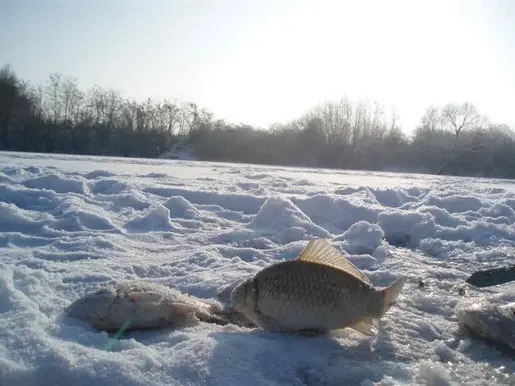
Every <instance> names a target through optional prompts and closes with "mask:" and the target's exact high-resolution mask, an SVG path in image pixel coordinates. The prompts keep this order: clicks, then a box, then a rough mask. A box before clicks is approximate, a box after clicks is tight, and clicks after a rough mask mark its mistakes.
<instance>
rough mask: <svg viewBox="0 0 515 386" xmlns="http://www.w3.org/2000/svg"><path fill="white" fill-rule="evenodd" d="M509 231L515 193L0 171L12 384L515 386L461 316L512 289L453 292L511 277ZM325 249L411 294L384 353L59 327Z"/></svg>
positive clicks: (157, 173)
mask: <svg viewBox="0 0 515 386" xmlns="http://www.w3.org/2000/svg"><path fill="white" fill-rule="evenodd" d="M514 222H515V181H506V180H484V179H476V178H448V177H438V176H427V175H416V174H414V175H409V174H404V175H403V174H395V173H373V172H342V171H339V172H335V171H329V170H309V169H294V168H283V167H265V166H249V165H233V164H215V163H201V162H190V161H169V160H141V159H134V160H129V159H117V158H100V157H79V156H64V155H41V154H21V153H20V154H16V153H0V248H1V257H0V294H1V297H0V314H1V316H0V384H1V385H88V386H89V385H94V384H98V385H110V386H114V385H247V384H253V385H365V386H368V385H374V384H380V385H414V384H421V385H423V384H426V385H448V384H452V385H462V384H463V385H493V384H512V385H513V384H515V374H514V372H515V361H514V359H512V358H509V357H508V356H506V355H505V354H501V353H499V352H497V351H496V350H495V349H493V348H492V347H491V346H489V345H488V344H486V343H483V342H479V341H476V340H472V339H469V338H468V337H467V336H464V335H462V334H461V333H460V332H459V331H458V329H457V323H456V321H455V318H454V312H455V306H456V305H457V304H458V302H460V301H461V300H462V299H464V298H467V297H470V296H480V295H482V294H485V295H486V296H488V297H489V298H491V299H492V301H495V302H498V303H501V304H502V303H506V302H508V301H515V286H514V285H509V284H508V285H502V286H496V287H490V288H488V289H484V290H481V291H480V290H474V289H468V291H467V293H466V294H465V295H464V296H460V295H458V291H457V290H456V288H455V286H456V285H459V284H461V283H463V282H464V280H465V279H466V278H467V277H468V275H469V274H470V273H472V272H473V271H474V270H475V269H479V268H483V267H491V266H496V265H502V264H505V263H507V262H513V256H515V226H514ZM383 235H384V236H385V240H383V241H382V238H383ZM314 237H325V238H327V239H329V240H330V241H331V242H332V243H333V245H335V246H337V247H339V248H341V249H342V250H345V251H347V252H348V253H350V254H351V260H352V261H353V262H355V264H356V265H358V266H359V267H360V268H362V269H363V270H364V271H365V272H366V273H367V274H368V275H369V276H370V278H371V280H372V282H373V283H374V284H376V285H378V286H383V285H387V284H389V283H391V282H392V281H393V280H394V279H395V278H397V277H399V276H400V275H406V276H408V278H409V280H408V284H407V285H406V286H405V290H404V292H403V293H402V294H401V296H400V298H399V302H398V304H397V305H396V306H394V307H393V308H392V309H391V310H390V311H389V312H388V313H387V315H386V316H385V317H384V319H383V320H382V321H381V322H380V323H379V324H378V327H379V333H378V335H377V336H376V337H365V336H362V335H360V334H358V333H354V332H353V331H347V330H345V333H344V334H341V335H340V336H337V337H317V338H301V337H294V336H288V335H280V334H272V333H266V332H262V331H259V330H245V329H243V328H238V327H235V326H230V325H229V326H218V325H211V324H202V325H200V326H197V327H192V328H187V329H183V330H176V331H173V330H170V329H163V330H157V331H147V332H138V333H132V334H130V335H129V336H127V337H125V338H124V339H121V340H115V339H113V338H112V337H110V336H109V335H108V334H106V333H104V332H98V331H95V330H94V329H93V328H91V327H89V326H88V325H86V324H84V323H82V322H80V321H76V320H73V319H70V318H66V317H63V315H62V310H63V309H64V307H66V306H67V305H68V304H70V303H71V302H73V301H74V300H76V299H78V298H79V297H81V296H83V295H84V294H85V293H88V292H90V291H93V290H95V289H97V288H98V287H99V286H101V285H103V284H106V283H110V282H115V281H121V280H127V279H136V278H144V279H148V280H153V281H155V282H159V283H163V284H167V285H170V286H173V287H175V288H178V289H180V290H183V291H185V292H189V293H192V294H194V295H196V296H199V297H203V298H210V297H215V296H216V294H217V293H218V292H219V291H221V290H223V289H224V288H226V287H227V286H228V285H230V284H232V283H233V282H235V281H236V280H239V279H241V278H244V277H247V276H249V275H251V274H252V273H253V272H256V271H257V270H259V269H260V268H262V267H264V266H266V265H268V264H271V263H273V262H276V261H279V260H281V259H293V258H295V257H296V255H297V254H298V253H299V252H300V250H301V249H302V248H303V247H304V246H305V245H306V243H307V241H308V240H309V239H311V238H314ZM420 280H423V281H424V284H425V285H424V286H423V287H419V281H420Z"/></svg>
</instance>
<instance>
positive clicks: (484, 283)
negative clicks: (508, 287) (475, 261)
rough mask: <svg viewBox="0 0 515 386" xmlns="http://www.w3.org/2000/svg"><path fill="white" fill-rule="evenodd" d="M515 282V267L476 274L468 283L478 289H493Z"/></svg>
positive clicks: (492, 269)
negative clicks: (499, 285) (496, 286)
mask: <svg viewBox="0 0 515 386" xmlns="http://www.w3.org/2000/svg"><path fill="white" fill-rule="evenodd" d="M513 280H515V265H512V266H506V267H501V268H491V269H485V270H481V271H476V272H474V273H473V274H472V275H471V276H470V277H469V278H468V279H467V280H466V282H467V283H469V284H472V285H474V286H476V287H491V286H494V285H498V284H504V283H507V282H510V281H513Z"/></svg>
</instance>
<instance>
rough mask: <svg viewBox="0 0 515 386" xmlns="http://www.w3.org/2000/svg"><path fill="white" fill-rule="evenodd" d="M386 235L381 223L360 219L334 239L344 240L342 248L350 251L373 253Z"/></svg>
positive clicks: (354, 252)
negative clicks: (371, 222)
mask: <svg viewBox="0 0 515 386" xmlns="http://www.w3.org/2000/svg"><path fill="white" fill-rule="evenodd" d="M384 236H385V235H384V232H383V230H382V229H381V227H380V226H379V225H377V224H370V223H369V222H367V221H358V222H356V223H354V224H352V225H351V227H350V228H349V229H347V230H346V231H345V232H344V233H343V234H342V235H340V236H338V237H335V239H334V240H335V241H340V240H342V241H343V244H342V248H343V249H345V250H346V251H347V252H348V253H351V254H372V253H374V251H375V250H376V249H377V248H378V247H379V246H380V245H381V243H382V240H383V238H384Z"/></svg>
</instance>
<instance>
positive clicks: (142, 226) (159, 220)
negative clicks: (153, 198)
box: [125, 205, 174, 233]
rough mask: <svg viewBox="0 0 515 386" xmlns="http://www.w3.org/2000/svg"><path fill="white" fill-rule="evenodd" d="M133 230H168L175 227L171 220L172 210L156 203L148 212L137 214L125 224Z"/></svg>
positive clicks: (142, 231) (128, 228)
mask: <svg viewBox="0 0 515 386" xmlns="http://www.w3.org/2000/svg"><path fill="white" fill-rule="evenodd" d="M125 228H126V229H127V230H129V231H131V232H138V233H145V232H168V231H171V230H173V229H174V227H173V225H172V223H171V221H170V210H169V209H168V208H166V207H165V206H163V205H156V206H154V207H153V208H151V209H150V210H148V211H147V212H146V213H144V214H142V215H139V216H136V217H135V218H133V219H132V220H130V221H128V222H127V223H126V224H125Z"/></svg>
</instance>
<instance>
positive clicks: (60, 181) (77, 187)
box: [24, 174, 89, 195]
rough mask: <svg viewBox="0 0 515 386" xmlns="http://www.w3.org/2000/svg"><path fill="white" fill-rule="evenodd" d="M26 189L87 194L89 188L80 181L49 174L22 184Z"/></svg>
mask: <svg viewBox="0 0 515 386" xmlns="http://www.w3.org/2000/svg"><path fill="white" fill-rule="evenodd" d="M24 185H25V186H26V187H27V188H32V189H44V190H53V191H54V192H56V193H78V194H84V195H88V194H89V188H88V185H87V184H86V182H85V181H84V180H82V179H76V178H72V177H68V178H65V177H62V176H60V175H57V174H49V175H46V176H42V177H37V178H34V179H30V180H27V181H25V182H24Z"/></svg>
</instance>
